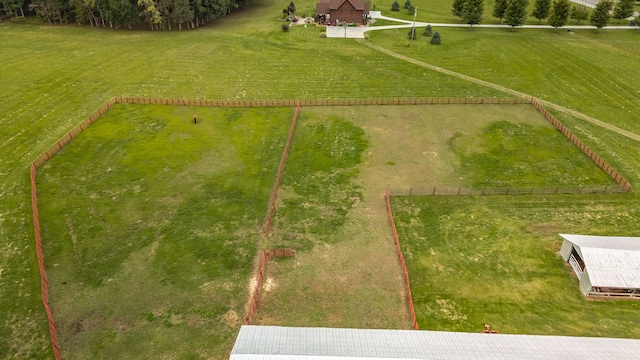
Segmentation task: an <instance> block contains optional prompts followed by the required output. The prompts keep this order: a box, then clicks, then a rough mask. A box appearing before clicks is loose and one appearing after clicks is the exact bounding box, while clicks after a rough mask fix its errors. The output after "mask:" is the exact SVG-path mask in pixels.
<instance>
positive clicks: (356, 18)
mask: <svg viewBox="0 0 640 360" xmlns="http://www.w3.org/2000/svg"><path fill="white" fill-rule="evenodd" d="M316 14H318V15H317V20H318V22H320V23H323V24H327V25H338V24H342V23H349V24H351V23H354V24H366V23H367V20H368V19H369V4H367V3H366V2H364V0H320V2H319V3H317V4H316Z"/></svg>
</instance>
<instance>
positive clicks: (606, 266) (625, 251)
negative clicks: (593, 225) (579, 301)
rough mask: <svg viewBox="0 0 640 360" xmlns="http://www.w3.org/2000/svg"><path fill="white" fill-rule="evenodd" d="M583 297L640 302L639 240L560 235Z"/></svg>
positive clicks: (561, 251)
mask: <svg viewBox="0 0 640 360" xmlns="http://www.w3.org/2000/svg"><path fill="white" fill-rule="evenodd" d="M560 236H562V237H563V238H564V241H563V243H562V248H561V249H560V255H562V258H563V259H564V260H565V261H567V262H568V263H569V265H571V268H572V269H573V271H574V272H575V274H576V276H577V277H578V279H579V282H580V290H581V291H582V293H583V294H585V296H618V297H620V296H621V297H630V298H640V237H625V236H592V235H572V234H560Z"/></svg>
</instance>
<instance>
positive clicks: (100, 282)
mask: <svg viewBox="0 0 640 360" xmlns="http://www.w3.org/2000/svg"><path fill="white" fill-rule="evenodd" d="M194 113H196V114H197V115H198V124H193V121H192V114H194ZM292 114H293V112H292V110H291V109H290V108H268V109H266V108H252V109H235V108H200V107H198V108H192V107H177V106H176V107H174V106H162V105H126V104H117V105H115V106H114V107H113V108H112V109H111V110H110V111H108V112H107V113H106V114H105V115H104V116H103V117H101V118H100V119H99V120H98V121H97V122H96V123H94V124H93V125H91V126H90V127H89V128H88V129H87V130H85V132H83V133H82V134H80V135H79V136H78V137H76V138H75V139H74V140H73V141H72V142H71V143H70V144H68V145H67V146H66V147H65V148H63V149H62V150H61V151H60V152H59V153H58V154H57V155H56V156H54V157H53V158H52V159H51V160H49V161H48V162H47V163H46V164H45V165H44V166H43V167H42V168H41V169H40V170H39V171H38V178H37V181H38V192H39V210H40V221H41V226H42V237H43V244H44V245H43V248H44V255H45V259H46V265H47V272H48V275H49V283H50V285H49V294H50V303H51V307H52V312H53V316H54V319H55V321H56V325H57V328H58V336H59V339H60V346H61V350H62V354H63V356H64V357H65V358H111V359H115V358H160V357H167V356H171V357H177V358H189V357H194V356H195V357H205V358H224V357H226V356H228V352H229V351H230V350H231V345H232V344H233V340H234V338H235V334H236V332H237V330H238V328H239V325H240V324H242V323H243V321H244V319H243V316H244V312H245V309H244V305H245V301H246V298H247V289H248V285H249V277H250V273H251V269H252V265H253V259H254V257H255V254H256V251H257V246H258V243H259V238H258V237H259V228H260V226H261V225H262V220H263V218H264V214H265V212H266V209H267V202H268V199H269V193H270V190H271V187H272V186H273V182H274V179H275V171H276V169H277V164H278V161H279V158H280V155H281V153H282V149H283V147H284V142H283V141H284V139H285V138H286V133H287V131H288V125H289V123H290V120H291V116H292Z"/></svg>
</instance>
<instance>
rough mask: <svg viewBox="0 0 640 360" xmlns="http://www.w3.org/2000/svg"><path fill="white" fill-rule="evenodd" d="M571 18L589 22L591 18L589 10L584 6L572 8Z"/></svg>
mask: <svg viewBox="0 0 640 360" xmlns="http://www.w3.org/2000/svg"><path fill="white" fill-rule="evenodd" d="M571 18H572V19H574V20H577V21H578V24H580V21H582V20H587V19H588V18H589V10H588V9H587V7H586V6H582V5H573V7H572V8H571Z"/></svg>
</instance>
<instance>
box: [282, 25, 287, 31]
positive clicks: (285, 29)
mask: <svg viewBox="0 0 640 360" xmlns="http://www.w3.org/2000/svg"><path fill="white" fill-rule="evenodd" d="M282 31H284V32H287V31H289V24H282Z"/></svg>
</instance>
